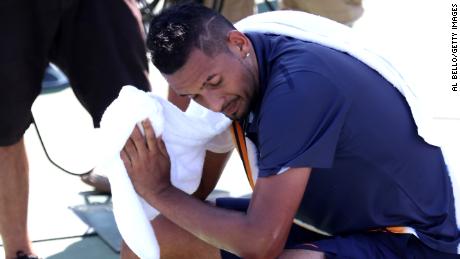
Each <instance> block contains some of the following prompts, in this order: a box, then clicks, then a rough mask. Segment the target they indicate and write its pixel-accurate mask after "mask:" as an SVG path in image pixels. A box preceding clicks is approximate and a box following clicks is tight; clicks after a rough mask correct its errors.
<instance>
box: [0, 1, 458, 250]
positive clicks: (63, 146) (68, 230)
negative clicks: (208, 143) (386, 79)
mask: <svg viewBox="0 0 460 259" xmlns="http://www.w3.org/2000/svg"><path fill="white" fill-rule="evenodd" d="M444 2H446V3H444ZM454 2H455V1H453V0H451V1H443V3H433V2H432V1H416V0H407V1H397V0H388V1H376V0H365V1H364V5H365V13H364V16H363V17H362V18H361V19H360V20H359V21H358V22H357V23H356V24H355V27H354V30H355V31H357V32H358V33H360V34H362V35H364V38H363V40H365V41H371V42H374V43H375V44H376V45H377V47H378V48H380V49H381V50H382V51H383V52H386V53H387V54H388V56H389V57H390V59H391V60H393V61H394V62H395V63H396V64H397V65H399V66H400V68H401V71H403V72H404V73H405V74H406V75H408V79H409V80H411V81H412V82H414V85H415V86H416V88H415V89H416V92H417V94H418V97H419V99H420V100H421V101H422V102H423V103H424V104H425V107H426V108H428V109H429V110H430V111H431V112H432V114H433V117H436V118H437V119H436V121H437V122H439V125H441V126H442V128H443V129H444V130H446V131H447V132H450V133H449V134H451V136H455V134H456V133H455V132H459V130H460V114H459V113H460V109H459V108H460V106H459V104H460V94H459V93H458V92H453V91H451V87H450V85H451V83H452V82H453V81H452V80H451V75H450V73H451V70H450V68H451V57H450V51H451V49H450V46H451V34H450V33H451V31H450V26H451V23H450V17H451V16H450V15H451V12H450V9H451V5H450V3H454ZM151 80H152V84H153V86H154V90H155V91H157V92H159V93H162V94H164V93H165V82H164V80H163V79H162V78H161V76H160V75H159V74H158V72H156V71H155V70H154V69H153V68H152V70H151ZM33 113H34V115H35V117H36V121H37V124H38V126H39V128H40V131H41V135H42V137H43V140H44V142H45V145H46V147H47V149H48V152H49V153H50V156H51V157H53V159H54V160H56V161H57V162H58V163H59V164H61V165H63V166H64V167H65V168H66V169H68V170H70V171H73V172H85V171H87V170H89V169H91V168H92V167H93V166H94V165H95V164H96V163H97V161H95V158H96V157H97V154H95V153H94V151H95V148H94V143H95V141H96V139H97V137H98V132H97V130H94V129H92V126H91V120H90V117H89V115H88V114H87V113H86V112H85V111H84V109H83V108H82V107H81V106H80V105H79V103H78V102H77V101H76V99H75V97H74V95H73V93H72V91H71V90H70V89H67V90H64V91H62V92H59V93H54V94H47V95H42V96H40V97H39V98H38V99H37V101H36V102H35V104H34V107H33ZM446 136H447V135H446ZM457 137H458V135H457ZM25 139H26V143H27V150H28V154H29V160H30V177H31V180H30V205H29V215H30V217H29V228H30V235H31V238H32V240H34V244H33V245H34V247H35V249H36V251H37V253H38V254H39V255H40V256H42V257H45V258H53V259H58V258H66V259H73V258H86V259H91V258H98V259H99V258H104V259H110V258H118V254H117V253H115V252H114V251H113V250H111V248H110V247H109V246H108V245H107V244H106V243H104V242H103V241H102V239H100V238H99V237H98V236H97V235H96V234H94V232H93V231H92V230H91V229H89V227H88V226H87V225H86V224H85V223H83V222H82V221H81V220H80V219H79V218H78V217H77V216H76V215H75V214H74V213H73V212H72V211H71V210H70V209H69V207H70V206H75V205H80V204H85V203H88V202H93V201H88V200H87V198H88V196H87V192H88V191H90V190H91V188H90V187H88V186H86V185H85V184H83V183H81V182H80V180H79V179H78V178H77V177H75V176H71V175H68V174H66V173H63V172H62V171H61V170H59V169H57V168H55V167H54V166H53V165H51V164H50V162H49V161H48V160H47V158H46V157H45V155H44V153H43V150H42V148H41V145H40V143H39V140H38V137H37V134H36V132H35V130H34V128H33V127H31V128H30V129H29V130H28V131H27V132H26V135H25ZM217 188H218V189H220V190H226V191H228V192H229V194H230V195H231V196H241V195H244V194H247V193H249V192H250V187H249V185H248V184H247V183H246V181H245V176H244V174H243V169H242V166H241V164H240V162H239V160H238V157H237V156H236V154H234V156H233V157H232V159H231V161H230V164H229V166H228V167H227V168H226V171H225V172H224V175H223V177H222V179H221V181H220V182H219V184H218V187H217ZM90 198H91V199H94V202H99V201H103V199H104V197H100V196H99V197H98V196H92V197H90ZM0 250H2V249H1V248H0ZM3 257H4V254H3V251H0V258H3Z"/></svg>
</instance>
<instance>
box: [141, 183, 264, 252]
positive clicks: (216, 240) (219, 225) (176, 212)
mask: <svg viewBox="0 0 460 259" xmlns="http://www.w3.org/2000/svg"><path fill="white" fill-rule="evenodd" d="M144 199H145V200H146V201H147V202H148V203H150V204H151V205H153V206H154V207H155V208H156V209H158V210H159V211H160V213H161V214H162V215H163V216H165V217H166V218H168V219H169V220H171V221H172V222H174V223H175V224H177V225H178V226H180V227H182V228H183V229H185V230H187V231H189V232H190V233H192V234H193V235H195V236H196V237H198V238H200V239H202V240H203V241H205V242H207V243H209V244H211V245H213V246H215V247H217V248H220V249H225V250H229V251H232V252H234V253H241V254H246V253H248V252H247V251H251V250H252V249H254V247H253V246H254V243H253V241H254V240H252V242H251V241H250V240H251V239H252V238H254V235H253V234H257V231H256V230H255V229H254V224H249V218H248V217H247V216H246V214H245V213H242V212H237V211H230V210H225V209H221V208H216V207H214V206H212V205H209V204H207V203H205V202H202V201H200V200H198V199H196V198H195V197H192V196H190V195H188V194H186V193H184V192H182V191H181V190H179V189H177V188H175V187H173V186H171V188H168V189H166V190H164V191H162V192H161V193H160V194H156V195H153V194H149V193H146V194H145V195H144ZM251 236H252V237H251Z"/></svg>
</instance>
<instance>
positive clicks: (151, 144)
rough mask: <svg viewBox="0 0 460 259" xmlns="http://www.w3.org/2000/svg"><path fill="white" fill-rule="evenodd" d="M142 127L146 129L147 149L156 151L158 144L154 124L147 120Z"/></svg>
mask: <svg viewBox="0 0 460 259" xmlns="http://www.w3.org/2000/svg"><path fill="white" fill-rule="evenodd" d="M142 126H143V127H144V133H145V139H146V140H147V148H148V149H149V150H152V151H153V150H155V149H156V147H157V143H156V137H155V130H154V129H153V127H152V123H151V122H150V120H149V119H145V120H143V121H142Z"/></svg>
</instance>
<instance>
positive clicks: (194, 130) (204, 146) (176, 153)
mask: <svg viewBox="0 0 460 259" xmlns="http://www.w3.org/2000/svg"><path fill="white" fill-rule="evenodd" d="M146 118H148V119H150V121H151V122H152V125H153V128H154V130H155V134H156V136H157V137H158V136H160V135H161V136H162V139H163V141H164V142H165V145H166V149H167V151H168V154H169V156H170V159H171V182H172V184H173V185H174V186H176V187H178V188H179V189H181V190H183V191H184V192H186V193H189V194H191V193H193V192H194V191H195V190H196V189H197V188H198V186H199V183H200V180H201V173H202V168H203V162H204V156H205V152H206V150H211V151H214V152H226V151H229V150H230V149H231V148H232V146H231V140H230V141H228V138H231V136H230V132H229V130H228V129H229V125H230V120H229V119H227V118H226V117H225V116H224V115H222V114H220V113H215V112H212V111H210V110H207V109H205V108H203V107H201V106H199V105H198V104H196V103H194V102H192V103H191V104H190V109H188V110H187V112H185V113H184V112H182V111H181V110H179V109H178V108H177V107H176V106H174V105H173V104H171V103H170V102H168V101H167V100H164V99H163V98H161V97H158V96H155V95H153V94H151V93H146V92H144V91H141V90H138V89H136V88H134V87H132V86H124V87H123V88H122V90H121V91H120V94H119V96H118V98H117V99H116V100H115V101H113V102H112V104H110V106H109V107H108V108H107V109H106V111H105V113H104V115H103V117H102V120H101V129H100V131H101V136H102V139H101V153H102V154H103V155H102V159H101V161H102V163H101V164H100V165H99V166H98V170H99V171H101V172H105V173H106V174H107V177H108V178H109V181H110V185H111V190H112V201H113V211H114V216H115V220H116V223H117V226H118V229H119V231H120V233H121V235H122V237H123V239H124V241H125V243H126V244H127V245H128V246H129V247H130V249H131V250H132V251H133V252H134V253H135V254H136V255H137V256H139V257H140V258H143V259H144V258H145V259H154V258H160V253H159V246H158V242H157V240H156V237H155V234H154V231H153V230H152V227H151V225H150V220H152V219H153V218H154V217H155V216H156V215H158V211H157V210H155V209H154V208H153V207H152V206H150V205H149V204H147V203H146V202H145V201H144V200H143V199H142V198H141V197H140V196H138V195H137V193H136V192H135V190H134V187H133V185H132V183H131V181H130V179H129V176H128V174H127V172H126V169H125V167H124V164H123V162H122V160H121V158H120V151H121V150H122V148H123V146H124V145H125V143H126V140H127V139H128V138H129V136H130V135H131V133H132V131H133V129H134V127H135V126H136V125H137V123H139V122H140V121H142V120H144V119H146ZM139 128H142V126H139ZM216 141H217V142H220V144H218V143H216Z"/></svg>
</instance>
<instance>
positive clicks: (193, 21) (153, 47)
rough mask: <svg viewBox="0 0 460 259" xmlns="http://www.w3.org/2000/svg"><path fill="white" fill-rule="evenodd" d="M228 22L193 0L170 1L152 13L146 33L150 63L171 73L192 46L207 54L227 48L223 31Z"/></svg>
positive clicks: (181, 63) (225, 35) (229, 28)
mask: <svg viewBox="0 0 460 259" xmlns="http://www.w3.org/2000/svg"><path fill="white" fill-rule="evenodd" d="M234 29H235V27H234V26H233V24H232V23H231V22H229V21H228V20H227V19H225V18H224V17H223V16H222V15H220V14H219V13H217V12H215V11H214V10H212V9H209V8H207V7H205V6H203V5H200V4H196V3H193V2H188V3H183V4H177V5H173V6H171V7H169V8H167V9H164V10H163V11H162V12H161V13H160V14H158V15H157V16H155V17H154V18H153V20H152V22H151V23H150V28H149V33H148V35H147V48H148V49H149V51H150V54H151V58H152V62H153V65H155V67H156V68H158V70H160V72H161V73H163V74H172V73H174V72H176V71H177V70H179V69H180V68H181V67H182V66H183V65H184V64H185V62H186V61H187V58H188V57H189V54H190V52H191V51H192V49H193V48H198V49H200V50H202V51H203V52H204V53H205V54H206V55H208V56H211V57H212V56H215V55H216V54H218V53H220V52H222V51H228V47H227V44H226V42H227V41H226V40H227V33H228V32H229V31H230V30H234Z"/></svg>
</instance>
